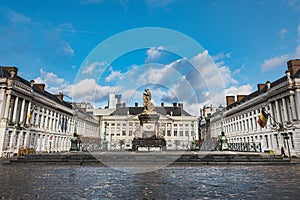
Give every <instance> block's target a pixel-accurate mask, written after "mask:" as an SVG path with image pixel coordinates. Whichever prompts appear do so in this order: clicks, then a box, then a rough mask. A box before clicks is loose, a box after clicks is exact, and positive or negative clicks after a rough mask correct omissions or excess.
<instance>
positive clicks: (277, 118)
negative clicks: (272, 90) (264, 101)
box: [275, 100, 281, 123]
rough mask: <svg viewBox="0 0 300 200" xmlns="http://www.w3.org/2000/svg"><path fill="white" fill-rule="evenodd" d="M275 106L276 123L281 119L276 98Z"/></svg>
mask: <svg viewBox="0 0 300 200" xmlns="http://www.w3.org/2000/svg"><path fill="white" fill-rule="evenodd" d="M275 107H276V120H277V122H278V123H280V122H281V119H280V112H279V105H278V100H276V101H275Z"/></svg>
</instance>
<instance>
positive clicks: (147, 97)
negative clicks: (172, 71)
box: [142, 88, 154, 114]
mask: <svg viewBox="0 0 300 200" xmlns="http://www.w3.org/2000/svg"><path fill="white" fill-rule="evenodd" d="M151 99H152V96H151V92H150V90H149V89H148V88H147V89H145V92H144V94H143V100H144V102H143V105H144V111H143V113H142V114H150V113H153V111H154V106H153V103H152V102H151Z"/></svg>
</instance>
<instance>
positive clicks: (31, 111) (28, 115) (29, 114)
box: [27, 107, 34, 124]
mask: <svg viewBox="0 0 300 200" xmlns="http://www.w3.org/2000/svg"><path fill="white" fill-rule="evenodd" d="M33 111H34V107H32V108H31V110H30V111H29V113H28V114H27V121H28V123H29V124H30V120H31V116H32V113H33Z"/></svg>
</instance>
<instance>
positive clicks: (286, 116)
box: [282, 97, 289, 121]
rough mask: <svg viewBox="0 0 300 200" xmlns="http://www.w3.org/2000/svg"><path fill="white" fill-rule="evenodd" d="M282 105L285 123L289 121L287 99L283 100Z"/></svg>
mask: <svg viewBox="0 0 300 200" xmlns="http://www.w3.org/2000/svg"><path fill="white" fill-rule="evenodd" d="M282 105H283V118H284V120H283V121H289V119H288V114H287V106H286V101H285V97H283V98H282Z"/></svg>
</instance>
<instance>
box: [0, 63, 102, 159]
mask: <svg viewBox="0 0 300 200" xmlns="http://www.w3.org/2000/svg"><path fill="white" fill-rule="evenodd" d="M74 116H77V117H74ZM86 121H87V122H86ZM86 124H88V127H89V129H87V125H86ZM77 125H78V127H77ZM75 126H76V128H77V130H78V131H77V132H78V134H85V133H87V134H89V135H93V136H97V135H98V134H99V125H98V123H97V120H95V119H94V121H93V120H91V118H87V117H85V116H82V114H77V113H76V109H74V107H73V106H72V105H71V103H68V102H66V101H64V100H63V95H62V94H58V95H53V94H50V93H49V92H47V91H46V90H45V84H35V83H34V81H30V82H29V81H27V80H25V79H23V78H21V77H20V76H18V68H16V67H0V157H6V156H11V155H14V154H16V153H18V151H19V149H20V148H30V149H34V151H35V152H37V153H41V152H64V151H68V150H69V149H70V145H71V143H70V139H71V137H72V136H73V133H74V130H75V129H74V128H75ZM82 126H84V127H82ZM90 126H92V128H91V127H90ZM81 127H82V129H81ZM98 139H100V138H99V137H98Z"/></svg>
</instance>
